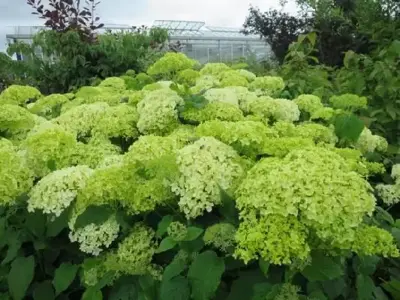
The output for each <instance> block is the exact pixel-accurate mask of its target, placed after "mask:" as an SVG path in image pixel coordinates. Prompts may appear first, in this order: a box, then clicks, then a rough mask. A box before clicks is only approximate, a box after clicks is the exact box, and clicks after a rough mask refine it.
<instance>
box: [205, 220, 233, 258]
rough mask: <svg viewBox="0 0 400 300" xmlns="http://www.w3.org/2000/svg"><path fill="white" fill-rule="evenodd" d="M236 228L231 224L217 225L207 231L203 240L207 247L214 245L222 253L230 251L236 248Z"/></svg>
mask: <svg viewBox="0 0 400 300" xmlns="http://www.w3.org/2000/svg"><path fill="white" fill-rule="evenodd" d="M235 233H236V228H235V226H233V225H232V224H230V223H217V224H214V225H212V226H210V227H208V228H207V229H206V231H205V232H204V236H203V240H204V243H205V244H206V245H213V246H214V247H215V248H217V249H219V250H221V251H225V252H226V251H228V250H229V249H233V248H234V246H235Z"/></svg>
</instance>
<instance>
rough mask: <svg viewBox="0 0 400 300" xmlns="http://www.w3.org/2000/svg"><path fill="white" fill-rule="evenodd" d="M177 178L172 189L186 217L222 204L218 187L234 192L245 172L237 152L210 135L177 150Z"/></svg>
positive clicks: (194, 216)
mask: <svg viewBox="0 0 400 300" xmlns="http://www.w3.org/2000/svg"><path fill="white" fill-rule="evenodd" d="M177 164H178V167H179V172H180V177H179V179H178V180H177V182H175V183H173V184H172V190H173V191H174V192H175V193H176V194H177V195H178V196H180V199H179V203H178V204H179V207H180V209H181V211H182V212H183V213H184V214H185V215H186V217H187V218H188V219H191V218H196V217H198V216H200V215H202V214H203V213H204V212H205V211H211V210H212V208H213V207H214V206H215V205H218V204H220V203H221V199H220V198H221V197H220V189H223V190H225V191H233V190H235V187H236V186H237V184H238V183H239V180H240V179H241V177H242V176H243V175H244V171H245V170H244V168H243V166H242V162H241V159H240V157H239V155H238V154H237V152H236V151H235V150H234V149H233V148H231V147H230V146H228V145H226V144H224V143H222V142H220V141H218V140H216V139H214V138H212V137H203V138H200V139H199V140H197V141H196V142H194V143H193V144H192V145H188V146H185V147H184V148H182V149H181V150H179V151H178V155H177Z"/></svg>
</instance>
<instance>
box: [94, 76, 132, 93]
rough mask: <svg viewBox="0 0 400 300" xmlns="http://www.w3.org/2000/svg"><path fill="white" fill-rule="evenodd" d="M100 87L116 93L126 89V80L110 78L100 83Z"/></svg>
mask: <svg viewBox="0 0 400 300" xmlns="http://www.w3.org/2000/svg"><path fill="white" fill-rule="evenodd" d="M99 87H100V88H102V87H104V88H109V89H112V90H114V91H116V92H118V91H123V90H125V89H126V86H125V80H124V79H122V78H119V77H108V78H106V79H104V80H103V81H102V82H100V84H99Z"/></svg>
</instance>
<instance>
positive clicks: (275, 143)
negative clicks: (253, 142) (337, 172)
mask: <svg viewBox="0 0 400 300" xmlns="http://www.w3.org/2000/svg"><path fill="white" fill-rule="evenodd" d="M312 146H315V143H314V141H313V140H312V139H311V138H302V137H296V136H293V137H279V138H276V137H271V138H269V139H268V140H267V141H266V142H265V143H264V147H263V149H262V153H263V154H268V155H271V156H277V157H284V156H286V155H287V154H288V153H289V152H290V151H293V150H297V149H303V148H307V147H312Z"/></svg>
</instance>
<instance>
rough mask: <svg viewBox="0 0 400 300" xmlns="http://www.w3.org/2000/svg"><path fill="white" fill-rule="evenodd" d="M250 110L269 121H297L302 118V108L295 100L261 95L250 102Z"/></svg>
mask: <svg viewBox="0 0 400 300" xmlns="http://www.w3.org/2000/svg"><path fill="white" fill-rule="evenodd" d="M249 112H250V113H252V114H254V115H258V116H260V117H262V118H264V119H265V120H266V121H267V122H268V121H288V122H295V121H298V120H299V118H300V110H299V107H298V106H297V104H296V103H295V102H294V101H291V100H287V99H273V98H270V97H260V98H258V99H257V100H255V101H252V102H251V103H250V104H249Z"/></svg>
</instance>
